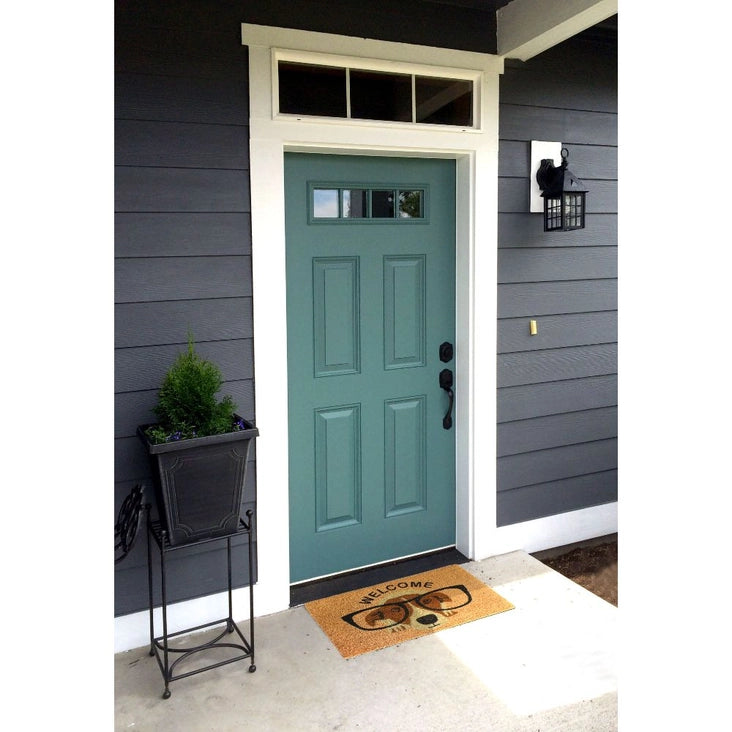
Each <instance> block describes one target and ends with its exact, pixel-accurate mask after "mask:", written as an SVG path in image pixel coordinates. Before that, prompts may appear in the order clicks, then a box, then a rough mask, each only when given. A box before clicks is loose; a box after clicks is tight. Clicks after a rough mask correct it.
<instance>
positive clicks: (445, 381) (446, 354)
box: [440, 341, 455, 430]
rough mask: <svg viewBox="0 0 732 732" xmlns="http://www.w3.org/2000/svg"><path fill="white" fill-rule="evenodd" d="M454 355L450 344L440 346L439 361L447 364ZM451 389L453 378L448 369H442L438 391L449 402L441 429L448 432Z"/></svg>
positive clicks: (452, 402) (450, 418)
mask: <svg viewBox="0 0 732 732" xmlns="http://www.w3.org/2000/svg"><path fill="white" fill-rule="evenodd" d="M453 355H454V349H453V346H452V343H448V342H447V341H445V342H444V343H443V344H442V345H441V346H440V361H442V362H443V363H447V362H448V361H452V359H453ZM452 387H453V376H452V371H451V370H450V369H442V371H440V389H444V390H445V391H446V392H447V396H448V397H449V398H450V402H449V404H448V407H447V414H446V415H445V416H444V417H443V418H442V427H443V429H446V430H449V429H450V428H451V427H452V408H453V406H454V404H455V392H454V391H453V389H452Z"/></svg>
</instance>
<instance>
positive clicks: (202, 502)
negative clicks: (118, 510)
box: [137, 415, 259, 546]
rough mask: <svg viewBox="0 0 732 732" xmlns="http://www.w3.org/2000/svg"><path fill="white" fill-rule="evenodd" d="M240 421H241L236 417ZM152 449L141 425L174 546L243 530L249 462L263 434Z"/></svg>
mask: <svg viewBox="0 0 732 732" xmlns="http://www.w3.org/2000/svg"><path fill="white" fill-rule="evenodd" d="M234 417H235V419H239V417H238V416H237V415H234ZM244 424H245V425H246V427H247V429H244V430H240V431H238V432H226V433H224V434H222V435H211V436H210V437H196V438H193V439H190V440H180V441H176V442H166V443H163V444H161V445H153V444H152V443H151V442H150V440H149V439H148V437H147V435H146V434H145V430H146V429H147V428H148V427H150V426H151V425H141V426H139V427H138V428H137V434H138V436H139V438H140V439H141V440H142V442H143V444H144V445H145V446H146V447H147V451H148V455H149V456H150V460H151V468H152V473H153V482H154V484H155V497H156V500H157V503H158V513H159V515H160V520H161V522H162V525H163V527H164V528H165V529H166V530H167V532H168V538H169V540H170V544H171V545H172V546H177V545H180V544H189V543H192V542H195V541H201V540H202V539H211V538H214V537H217V536H226V535H227V534H233V533H234V532H235V531H236V530H237V528H238V527H239V515H240V510H241V497H242V493H243V490H244V482H245V480H246V476H247V457H248V456H249V448H250V447H251V444H252V440H253V439H254V438H255V437H256V436H257V435H259V430H258V429H257V428H256V427H255V426H254V425H253V424H251V423H250V422H247V421H244Z"/></svg>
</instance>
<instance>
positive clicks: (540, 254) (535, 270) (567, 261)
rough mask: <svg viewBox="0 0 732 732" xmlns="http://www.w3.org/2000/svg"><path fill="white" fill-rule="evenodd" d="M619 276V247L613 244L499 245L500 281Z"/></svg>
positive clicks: (545, 280) (500, 282)
mask: <svg viewBox="0 0 732 732" xmlns="http://www.w3.org/2000/svg"><path fill="white" fill-rule="evenodd" d="M570 233H575V232H570ZM578 233H579V232H578ZM617 276H618V259H617V250H616V249H614V248H612V247H580V248H572V247H565V248H553V249H500V250H499V252H498V282H499V284H506V283H509V282H551V281H555V280H588V279H613V278H616V277H617Z"/></svg>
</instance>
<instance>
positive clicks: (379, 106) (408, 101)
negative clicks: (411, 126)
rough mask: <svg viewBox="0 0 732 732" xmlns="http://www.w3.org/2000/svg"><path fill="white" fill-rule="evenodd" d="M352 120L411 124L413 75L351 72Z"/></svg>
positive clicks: (355, 70)
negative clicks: (377, 120) (391, 121)
mask: <svg viewBox="0 0 732 732" xmlns="http://www.w3.org/2000/svg"><path fill="white" fill-rule="evenodd" d="M351 117H354V118H357V119H384V120H393V121H395V122H411V121H412V77H411V75H409V74H383V73H379V72H376V71H360V70H357V69H351Z"/></svg>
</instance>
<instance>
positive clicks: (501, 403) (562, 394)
mask: <svg viewBox="0 0 732 732" xmlns="http://www.w3.org/2000/svg"><path fill="white" fill-rule="evenodd" d="M617 403H618V377H617V375H616V374H610V375H608V376H591V377H588V378H584V379H569V380H567V381H552V382H549V383H544V384H525V385H523V386H508V387H504V388H502V389H499V390H498V405H497V409H498V422H499V424H500V423H501V422H511V421H513V420H524V419H530V418H532V417H542V416H546V415H550V414H560V413H562V412H576V411H580V410H583V409H597V408H599V407H611V406H616V405H617ZM499 429H500V427H499Z"/></svg>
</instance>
